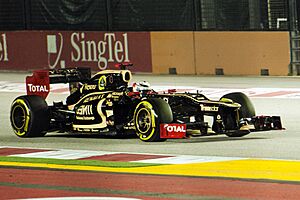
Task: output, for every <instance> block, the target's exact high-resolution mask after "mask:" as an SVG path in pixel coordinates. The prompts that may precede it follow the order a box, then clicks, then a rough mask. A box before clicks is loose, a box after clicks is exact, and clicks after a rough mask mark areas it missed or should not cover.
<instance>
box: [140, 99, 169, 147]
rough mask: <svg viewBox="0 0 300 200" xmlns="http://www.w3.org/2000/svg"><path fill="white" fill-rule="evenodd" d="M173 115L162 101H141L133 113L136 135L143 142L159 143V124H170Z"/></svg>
mask: <svg viewBox="0 0 300 200" xmlns="http://www.w3.org/2000/svg"><path fill="white" fill-rule="evenodd" d="M172 121H173V114H172V110H171V108H170V106H169V104H168V103H167V102H166V101H164V100H163V99H158V98H153V99H147V100H144V101H141V102H140V103H139V104H138V105H137V107H136V109H135V111H134V124H135V129H136V134H137V135H138V137H139V138H140V139H141V140H142V141H145V142H160V141H165V140H166V139H163V138H160V124H161V123H171V122H172Z"/></svg>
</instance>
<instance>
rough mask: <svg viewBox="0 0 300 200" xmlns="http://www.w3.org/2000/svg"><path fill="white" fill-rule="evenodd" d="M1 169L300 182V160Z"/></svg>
mask: <svg viewBox="0 0 300 200" xmlns="http://www.w3.org/2000/svg"><path fill="white" fill-rule="evenodd" d="M0 166H14V167H30V168H47V169H62V170H80V171H97V172H117V173H136V174H154V175H178V176H195V177H197V176H199V177H223V178H241V179H265V180H277V181H296V182H300V161H285V160H261V159H244V160H235V161H222V162H207V163H193V164H171V165H169V164H168V165H159V166H147V167H130V168H126V167H123V168H122V167H121V168H119V167H97V166H79V165H62V164H43V163H24V162H23V163H22V162H0Z"/></svg>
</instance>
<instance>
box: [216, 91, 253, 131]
mask: <svg viewBox="0 0 300 200" xmlns="http://www.w3.org/2000/svg"><path fill="white" fill-rule="evenodd" d="M222 99H230V100H232V101H233V102H235V103H239V104H240V105H241V108H240V109H239V111H238V120H239V119H242V118H252V117H253V116H255V108H254V106H253V104H252V102H251V100H250V99H249V98H248V97H247V96H246V95H245V94H244V93H241V92H233V93H229V94H226V95H224V96H223V97H222V98H221V99H220V101H222ZM235 124H236V121H235V117H232V116H228V119H227V124H226V126H227V127H235ZM249 133H250V131H249V130H234V131H229V132H226V133H225V134H226V135H227V136H228V137H242V136H244V135H247V134H249Z"/></svg>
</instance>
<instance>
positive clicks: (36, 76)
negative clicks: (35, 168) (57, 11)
mask: <svg viewBox="0 0 300 200" xmlns="http://www.w3.org/2000/svg"><path fill="white" fill-rule="evenodd" d="M129 66H132V64H129V63H125V64H124V63H123V64H120V65H119V69H118V70H104V71H100V72H98V73H96V74H95V75H94V76H92V77H91V71H90V69H89V68H66V69H56V70H40V71H34V73H33V75H32V76H28V77H27V78H26V87H27V95H23V96H19V97H17V98H16V99H15V100H14V101H13V103H12V105H11V113H10V121H11V125H12V128H13V130H14V132H15V134H16V135H17V136H19V137H40V136H44V135H45V134H46V133H47V132H54V131H59V132H71V133H74V132H75V133H83V134H91V133H92V134H100V135H101V134H102V135H123V136H124V135H125V136H126V134H132V132H135V133H136V135H137V136H138V137H139V138H140V139H141V140H142V141H149V142H153V141H164V140H166V139H168V138H187V137H190V136H207V135H216V134H225V135H227V136H229V137H241V136H244V135H247V134H249V133H250V132H251V131H264V130H272V129H282V125H281V119H280V117H279V116H255V109H254V107H253V105H252V103H251V101H250V100H249V98H248V97H247V96H246V95H245V94H243V93H239V92H236V93H230V94H226V95H224V96H223V97H222V98H220V99H219V100H217V101H216V100H211V99H208V98H207V97H206V96H204V95H203V94H201V93H199V92H196V93H188V92H186V93H177V92H176V90H168V91H165V92H160V93H157V92H155V91H154V90H152V89H151V88H150V87H149V83H147V82H140V83H134V84H133V85H132V86H129V82H130V80H131V77H132V75H131V72H130V71H129V70H128V69H127V68H128V67H129ZM55 83H69V85H70V87H69V88H70V95H69V96H68V97H67V99H66V101H65V102H62V101H61V102H53V105H47V102H46V101H45V99H46V98H47V95H48V93H49V92H50V84H55Z"/></svg>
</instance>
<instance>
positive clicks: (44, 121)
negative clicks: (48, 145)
mask: <svg viewBox="0 0 300 200" xmlns="http://www.w3.org/2000/svg"><path fill="white" fill-rule="evenodd" d="M10 122H11V126H12V128H13V130H14V132H15V134H16V135H17V136H18V137H23V138H26V137H41V136H44V135H45V134H46V132H47V130H48V127H49V123H50V120H49V113H48V105H47V103H46V101H45V100H44V99H43V98H42V97H40V96H35V95H30V96H28V95H24V96H20V97H17V98H16V99H15V100H14V101H13V103H12V105H11V111H10Z"/></svg>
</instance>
